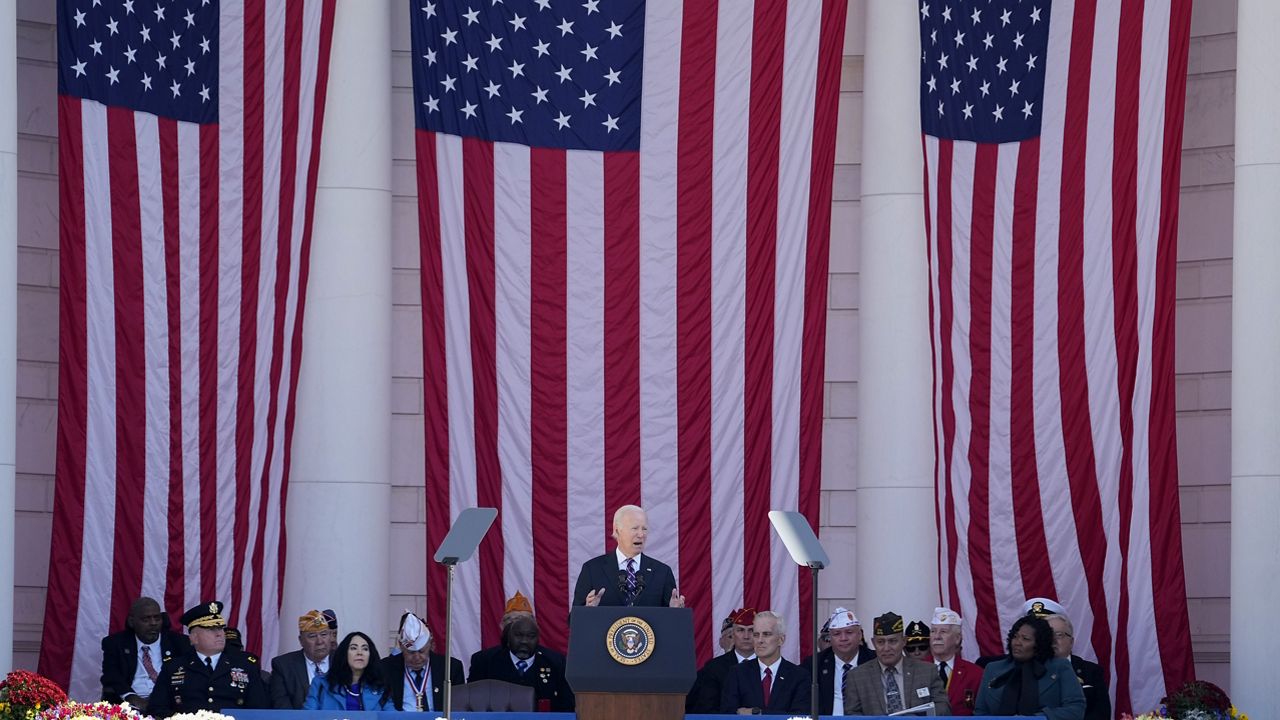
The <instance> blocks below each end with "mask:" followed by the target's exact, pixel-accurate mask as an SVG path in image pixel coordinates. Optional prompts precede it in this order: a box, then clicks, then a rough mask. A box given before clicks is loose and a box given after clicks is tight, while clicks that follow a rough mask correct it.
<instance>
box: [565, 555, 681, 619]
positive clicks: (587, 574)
mask: <svg viewBox="0 0 1280 720" xmlns="http://www.w3.org/2000/svg"><path fill="white" fill-rule="evenodd" d="M623 574H624V573H623ZM619 575H620V573H619V571H618V554H617V553H616V552H611V553H606V554H604V555H600V556H598V557H593V558H591V559H590V560H588V561H586V562H584V563H582V570H581V571H580V572H579V573H578V584H577V585H576V586H574V589H573V604H574V605H575V606H576V605H586V604H587V593H589V592H591V591H592V590H599V589H600V588H604V597H603V598H601V599H600V604H601V605H625V604H626V602H625V600H626V598H625V597H623V594H622V590H621V589H619V585H620V584H621V583H620V581H619ZM636 582H637V584H638V585H639V592H638V593H637V594H636V600H635V602H634V603H632V605H638V606H641V607H666V606H667V605H668V604H669V603H670V602H671V593H672V592H673V591H674V590H675V589H676V576H675V573H673V572H671V568H670V567H669V566H667V565H665V564H663V563H661V562H658V561H657V560H654V559H653V558H651V557H649V556H648V555H647V554H644V553H641V555H640V569H639V570H637V571H636Z"/></svg>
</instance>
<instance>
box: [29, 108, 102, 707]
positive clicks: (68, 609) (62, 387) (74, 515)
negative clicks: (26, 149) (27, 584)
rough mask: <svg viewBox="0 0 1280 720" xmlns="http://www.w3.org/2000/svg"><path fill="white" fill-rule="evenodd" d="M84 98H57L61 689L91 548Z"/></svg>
mask: <svg viewBox="0 0 1280 720" xmlns="http://www.w3.org/2000/svg"><path fill="white" fill-rule="evenodd" d="M80 102H81V101H80V100H77V99H76V98H71V97H66V96H62V95H59V96H58V179H59V181H60V184H61V187H60V192H59V193H58V216H59V224H58V247H59V250H58V253H59V262H58V318H59V322H58V454H57V480H56V483H55V486H54V503H53V542H52V543H51V544H50V547H49V594H48V597H47V599H46V600H45V609H44V624H43V627H44V642H42V643H41V648H40V664H39V668H38V669H39V672H40V674H41V675H44V676H45V677H47V678H49V679H51V680H53V681H54V682H56V683H58V684H59V685H61V686H62V687H64V688H65V687H67V685H68V683H69V681H70V679H71V655H72V653H73V652H74V650H75V646H76V642H75V636H76V623H75V618H76V608H77V607H78V606H79V604H80V562H81V560H80V556H81V547H82V546H83V544H84V486H85V452H86V438H85V429H86V428H87V427H88V426H89V409H88V396H89V393H88V384H89V380H88V345H89V333H88V329H87V327H86V325H85V321H86V318H87V316H88V312H87V304H86V299H85V295H86V293H87V282H88V280H87V278H86V269H85V239H86V238H85V208H84V172H85V168H84V129H83V128H82V127H81V121H80Z"/></svg>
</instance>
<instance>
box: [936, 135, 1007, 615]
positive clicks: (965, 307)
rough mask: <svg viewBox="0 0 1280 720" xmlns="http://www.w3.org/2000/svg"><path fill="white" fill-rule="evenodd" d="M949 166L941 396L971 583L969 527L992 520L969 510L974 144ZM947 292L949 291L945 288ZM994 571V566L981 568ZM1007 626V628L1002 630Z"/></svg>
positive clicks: (961, 558)
mask: <svg viewBox="0 0 1280 720" xmlns="http://www.w3.org/2000/svg"><path fill="white" fill-rule="evenodd" d="M952 147H953V151H952V165H951V208H950V212H951V227H952V231H951V263H952V265H951V277H950V278H948V279H949V280H950V283H951V288H950V293H951V303H952V307H953V311H952V318H951V327H950V328H949V329H948V328H943V332H944V333H947V332H948V331H949V332H950V335H951V338H950V342H951V358H952V378H953V379H952V384H951V397H950V398H943V402H950V403H951V404H952V406H953V407H954V408H955V431H954V436H955V440H954V442H953V443H952V447H951V458H950V463H951V471H952V479H953V482H952V486H951V489H952V492H954V493H955V497H956V503H955V513H956V528H957V530H956V531H957V533H958V534H959V544H960V547H959V552H957V553H956V575H957V576H959V577H961V578H965V579H966V580H969V581H970V582H972V578H973V577H974V575H975V574H979V570H978V569H976V568H974V567H973V566H972V564H971V562H970V557H969V552H970V546H971V544H972V543H971V536H970V533H971V530H970V526H971V525H972V523H973V522H974V517H975V516H977V515H979V514H982V515H987V516H988V519H989V508H988V507H970V506H969V502H968V499H969V489H970V487H971V485H972V482H973V476H972V472H971V470H970V467H969V442H970V432H971V430H972V423H971V420H970V416H969V389H970V388H969V386H970V379H971V377H972V374H973V368H972V367H971V365H970V360H969V332H970V327H969V319H970V317H971V313H972V311H973V309H972V308H971V307H970V304H969V286H970V284H971V277H970V272H969V270H970V268H969V258H970V256H971V252H972V250H973V244H972V242H971V238H970V236H969V233H970V229H971V228H972V227H973V222H972V220H973V217H972V216H973V177H974V164H975V162H976V158H975V147H974V145H973V143H967V142H955V143H952ZM944 292H947V291H946V290H944ZM982 570H984V571H986V572H988V573H989V572H990V568H982ZM976 591H977V588H974V587H972V586H970V587H969V589H968V591H967V592H966V591H965V590H964V588H961V591H960V592H961V597H963V598H968V599H970V602H974V600H972V599H973V598H974V596H975V594H976ZM962 605H965V607H963V609H962V613H963V614H962V617H972V618H977V617H978V615H979V612H980V608H979V606H978V605H976V604H975V605H973V606H972V607H969V606H968V604H967V603H962ZM1001 627H1003V626H1001Z"/></svg>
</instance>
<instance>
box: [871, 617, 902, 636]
mask: <svg viewBox="0 0 1280 720" xmlns="http://www.w3.org/2000/svg"><path fill="white" fill-rule="evenodd" d="M874 628H875V629H874V634H875V636H876V637H884V636H885V635H897V634H899V633H901V632H902V616H901V615H899V614H897V613H894V612H887V613H885V614H883V615H881V616H880V617H878V618H876V620H875V624H874Z"/></svg>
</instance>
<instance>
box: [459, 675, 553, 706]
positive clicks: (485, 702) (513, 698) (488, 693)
mask: <svg viewBox="0 0 1280 720" xmlns="http://www.w3.org/2000/svg"><path fill="white" fill-rule="evenodd" d="M533 698H534V695H533V688H531V687H528V686H526V685H517V684H515V683H509V682H505V681H503V680H476V681H475V682H469V683H467V684H465V685H457V686H454V688H453V709H454V710H461V711H464V712H533Z"/></svg>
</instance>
